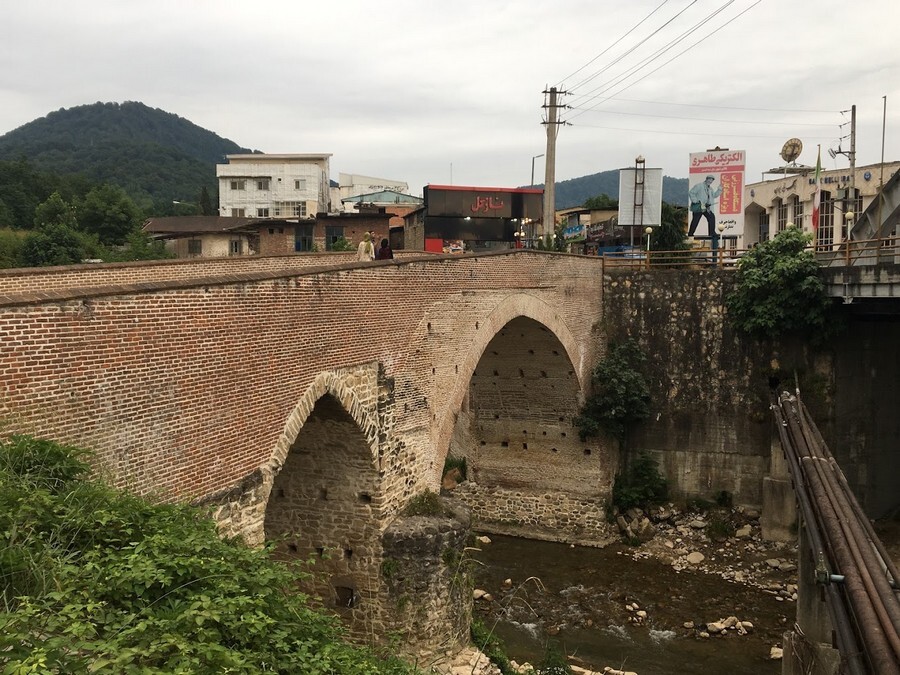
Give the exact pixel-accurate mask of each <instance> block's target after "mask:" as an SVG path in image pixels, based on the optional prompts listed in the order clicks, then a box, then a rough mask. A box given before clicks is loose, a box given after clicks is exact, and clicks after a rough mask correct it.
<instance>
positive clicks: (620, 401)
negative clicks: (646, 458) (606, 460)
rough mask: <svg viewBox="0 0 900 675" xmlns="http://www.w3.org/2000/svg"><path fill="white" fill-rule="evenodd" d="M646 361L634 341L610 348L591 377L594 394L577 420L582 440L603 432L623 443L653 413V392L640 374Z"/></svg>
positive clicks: (576, 423) (585, 403) (586, 402)
mask: <svg viewBox="0 0 900 675" xmlns="http://www.w3.org/2000/svg"><path fill="white" fill-rule="evenodd" d="M645 360H646V359H645V357H644V354H643V353H642V352H641V350H640V348H639V347H638V345H637V343H636V342H635V341H634V340H628V341H626V342H623V343H622V344H617V345H616V344H614V345H610V348H609V353H608V354H607V355H606V358H604V359H603V360H602V361H601V362H600V363H599V364H597V366H596V368H594V372H593V373H592V374H591V385H592V388H593V393H592V394H591V395H590V396H589V397H588V399H587V400H586V401H585V402H584V406H583V407H582V408H581V411H580V412H579V414H578V415H577V416H576V417H575V420H574V421H575V426H576V427H578V433H579V436H580V437H581V440H585V439H586V438H588V437H589V436H597V435H598V434H600V433H601V432H603V433H606V434H608V435H610V436H612V437H614V438H617V439H619V440H624V438H625V436H626V434H627V433H628V430H629V429H630V428H631V427H632V426H633V425H634V424H635V423H637V422H640V421H641V420H643V419H645V418H646V417H647V415H649V414H650V409H649V407H648V406H649V402H650V389H649V387H648V386H647V381H646V379H645V377H644V375H643V373H642V372H641V369H642V366H643V364H644V361H645Z"/></svg>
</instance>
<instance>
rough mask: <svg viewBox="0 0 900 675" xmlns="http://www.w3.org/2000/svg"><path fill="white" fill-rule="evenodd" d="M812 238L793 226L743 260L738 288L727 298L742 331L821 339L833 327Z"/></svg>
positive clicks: (754, 249) (774, 336) (764, 243)
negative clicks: (812, 245) (812, 248)
mask: <svg viewBox="0 0 900 675" xmlns="http://www.w3.org/2000/svg"><path fill="white" fill-rule="evenodd" d="M811 238H812V237H811V235H809V234H805V233H804V232H802V231H801V230H800V228H797V227H789V228H787V229H785V230H783V231H781V232H779V233H778V234H777V235H775V237H774V238H773V239H770V240H769V241H765V242H763V243H761V244H760V245H759V246H756V247H755V248H752V249H750V250H749V251H748V252H747V253H746V254H745V255H744V256H743V258H741V261H740V263H739V264H738V268H737V284H736V287H735V289H734V291H733V292H732V293H731V294H730V295H729V296H728V297H727V299H726V304H727V307H728V314H729V319H730V320H731V322H732V323H733V324H734V325H735V326H737V328H738V329H739V330H741V331H742V332H744V333H747V334H749V335H752V336H755V337H758V338H777V337H781V336H784V335H799V336H803V337H810V338H821V337H823V336H824V335H825V334H826V333H828V332H829V331H830V330H831V329H832V328H833V326H834V323H833V322H832V321H829V316H830V309H831V300H830V299H829V298H828V295H827V293H826V292H825V285H824V283H823V282H822V279H821V277H820V276H819V263H818V262H817V261H816V257H815V254H814V253H813V251H812V250H811V249H810V248H809V244H810V241H811Z"/></svg>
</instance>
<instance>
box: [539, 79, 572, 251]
mask: <svg viewBox="0 0 900 675" xmlns="http://www.w3.org/2000/svg"><path fill="white" fill-rule="evenodd" d="M565 93H566V92H564V91H561V92H558V91H557V90H556V87H550V89H549V90H548V89H545V90H544V96H545V97H546V96H547V95H548V94H549V96H550V100H549V102H548V103H545V104H544V106H543V107H544V108H546V109H547V119H546V121H544V122H541V124H546V125H547V152H546V153H545V154H546V159H545V160H544V213H543V218H542V220H541V238H542V239H543V238H544V237H546V236H547V235H548V234H550V235H552V234H553V233H554V232H555V231H556V137H557V135H559V125H560V124H565V122H562V121H559V120H558V115H557V112H556V111H557V108H562V107H564V106H561V105H558V104H557V102H556V97H557V95H558V94H565ZM545 100H546V99H545Z"/></svg>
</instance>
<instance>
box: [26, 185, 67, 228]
mask: <svg viewBox="0 0 900 675" xmlns="http://www.w3.org/2000/svg"><path fill="white" fill-rule="evenodd" d="M48 225H64V226H66V227H68V228H72V229H74V228H75V227H76V226H77V223H76V221H75V208H74V207H73V206H72V205H71V204H70V203H69V202H67V201H66V200H65V199H63V198H62V197H61V196H60V194H59V193H58V192H54V193H53V194H52V195H50V197H49V198H48V199H47V200H46V201H45V202H42V203H41V204H38V206H37V208H36V209H35V210H34V226H35V227H36V228H42V227H46V226H48Z"/></svg>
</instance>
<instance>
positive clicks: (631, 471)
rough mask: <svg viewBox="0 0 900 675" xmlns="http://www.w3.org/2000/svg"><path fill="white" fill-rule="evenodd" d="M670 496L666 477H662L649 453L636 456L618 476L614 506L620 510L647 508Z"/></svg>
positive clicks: (614, 490)
mask: <svg viewBox="0 0 900 675" xmlns="http://www.w3.org/2000/svg"><path fill="white" fill-rule="evenodd" d="M668 496H669V490H668V485H667V483H666V479H665V478H663V477H662V474H660V472H659V468H658V466H657V464H656V461H655V460H654V459H653V458H652V457H650V456H649V455H644V454H642V455H640V456H638V457H636V458H635V459H634V460H633V461H632V462H631V463H630V464H629V465H628V466H627V467H626V469H625V471H623V472H622V473H620V474H618V475H617V476H616V480H615V482H614V483H613V493H612V499H613V506H617V507H618V508H619V510H620V511H626V510H628V509H631V508H639V509H646V508H647V507H649V506H653V505H655V504H661V503H662V502H664V501H666V499H668Z"/></svg>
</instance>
